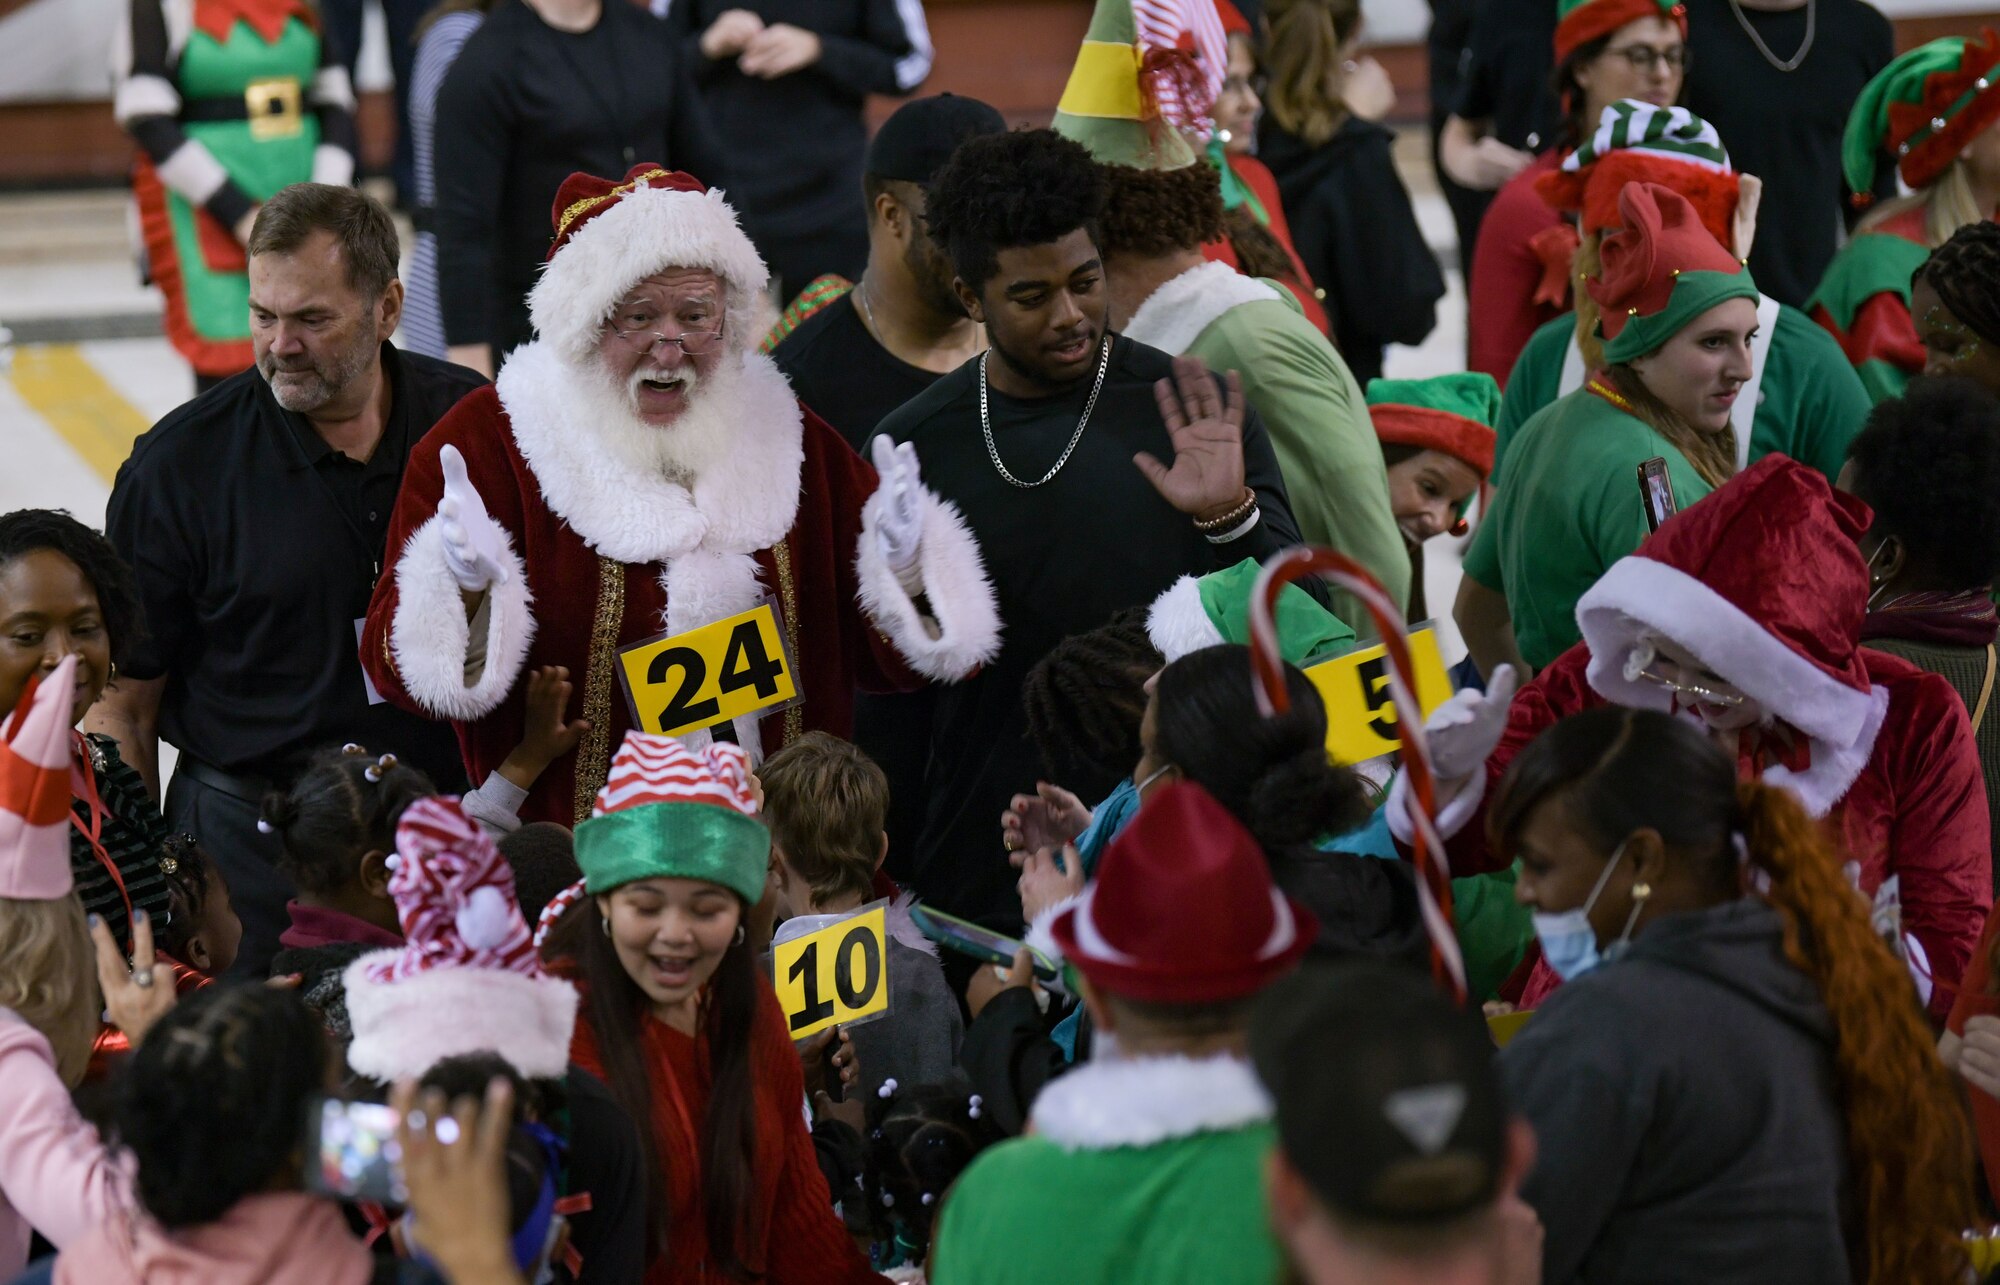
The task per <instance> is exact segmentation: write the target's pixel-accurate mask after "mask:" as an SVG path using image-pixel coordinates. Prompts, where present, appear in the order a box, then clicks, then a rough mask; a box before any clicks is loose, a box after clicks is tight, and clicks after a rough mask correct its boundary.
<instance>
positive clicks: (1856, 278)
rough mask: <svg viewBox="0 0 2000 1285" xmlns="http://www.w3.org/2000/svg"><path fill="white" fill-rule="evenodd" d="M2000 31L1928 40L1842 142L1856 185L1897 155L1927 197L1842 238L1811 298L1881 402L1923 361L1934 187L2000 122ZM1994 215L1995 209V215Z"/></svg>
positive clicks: (1865, 98)
mask: <svg viewBox="0 0 2000 1285" xmlns="http://www.w3.org/2000/svg"><path fill="white" fill-rule="evenodd" d="M1996 84H2000V33H1996V32H1995V31H1994V30H1993V28H1991V27H1987V28H1985V29H1983V30H1982V31H1981V32H1980V35H1979V38H1978V39H1977V40H1967V39H1965V38H1964V37H1963V36H1950V37H1947V38H1946V39H1943V40H1933V41H1931V42H1930V43H1929V44H1927V45H1920V46H1918V47H1917V48H1915V49H1912V50H1910V51H1909V52H1908V53H1906V54H1904V55H1902V56H1901V57H1900V58H1897V59H1896V60H1895V61H1894V62H1892V63H1890V64H1889V65H1888V66H1887V67H1884V68H1883V69H1882V70H1881V71H1880V72H1879V73H1878V74H1877V75H1876V77H1875V79H1873V80H1871V81H1869V82H1868V84H1867V85H1866V86H1865V87H1864V88H1863V89H1862V91H1861V96H1860V97H1859V98H1857V99H1856V100H1855V102H1854V111H1853V113H1852V114H1851V115H1850V116H1849V117H1848V118H1847V133H1846V136H1845V137H1844V138H1843V139H1842V140H1841V167H1842V168H1843V169H1844V170H1845V171H1846V176H1847V182H1848V184H1849V185H1850V186H1853V185H1854V184H1857V183H1858V184H1860V185H1861V186H1859V187H1854V190H1855V191H1856V192H1867V191H1870V190H1872V189H1873V187H1874V183H1875V162H1876V158H1877V157H1879V156H1881V155H1882V154H1883V153H1885V152H1887V153H1891V154H1893V155H1894V156H1895V157H1896V173H1897V175H1898V176H1899V177H1901V179H1902V180H1903V183H1904V185H1905V186H1907V187H1908V188H1909V189H1910V190H1911V191H1912V192H1914V193H1918V194H1920V195H1921V196H1922V197H1923V199H1921V200H1918V201H1916V202H1914V203H1913V204H1911V205H1910V206H1909V207H1908V208H1906V209H1902V210H1900V211H1898V212H1897V213H1895V214H1893V215H1890V216H1888V217H1887V218H1884V219H1882V220H1881V221H1880V222H1878V223H1875V224H1873V225H1872V226H1870V227H1868V228H1866V229H1864V230H1863V231H1862V232H1861V234H1860V235H1858V236H1856V237H1855V238H1854V239H1853V240H1851V241H1849V242H1848V243H1847V244H1846V245H1844V246H1842V247H1841V249H1840V253H1838V254H1836V255H1835V256H1834V258H1833V262H1832V263H1831V264H1829V265H1828V266H1827V270H1826V276H1825V277H1824V278H1823V279H1822V280H1821V281H1820V283H1819V289H1818V290H1816V291H1814V292H1813V297H1812V298H1810V299H1808V300H1807V301H1806V308H1807V309H1808V310H1809V311H1810V312H1811V313H1812V318H1813V320H1814V321H1817V322H1818V323H1819V324H1820V325H1822V326H1824V327H1826V330H1827V332H1828V333H1829V334H1831V335H1832V336H1833V338H1834V339H1835V340H1836V341H1838V343H1839V346H1840V348H1841V350H1842V352H1843V353H1844V354H1845V355H1846V358H1847V360H1849V361H1851V362H1852V363H1853V364H1854V369H1855V371H1856V372H1857V373H1858V374H1859V375H1860V377H1861V382H1862V384H1863V385H1865V386H1866V387H1867V389H1868V395H1869V396H1870V397H1871V398H1872V399H1873V400H1875V401H1878V402H1879V401H1886V400H1887V399H1889V398H1891V397H1900V396H1902V393H1903V389H1904V387H1905V386H1906V385H1907V384H1908V383H1909V382H1910V377H1911V376H1913V375H1916V374H1919V373H1921V372H1922V370H1923V368H1924V346H1923V343H1922V342H1921V341H1920V340H1919V339H1918V338H1917V328H1916V323H1915V320H1914V319H1913V318H1912V317H1911V316H1910V278H1911V276H1912V275H1913V274H1914V273H1915V272H1916V270H1917V269H1918V268H1919V267H1921V266H1923V262H1924V260H1925V259H1927V258H1929V257H1930V252H1931V248H1932V244H1933V242H1932V239H1931V232H1932V220H1931V218H1930V200H1929V196H1930V189H1931V188H1932V187H1933V186H1935V185H1936V184H1937V183H1938V182H1939V181H1940V180H1942V179H1943V178H1944V177H1945V176H1946V173H1947V172H1948V171H1949V170H1950V169H1951V167H1952V165H1953V163H1954V162H1956V161H1957V160H1958V158H1959V154H1960V152H1962V151H1963V150H1964V149H1965V148H1966V146H1967V145H1968V144H1970V143H1971V142H1972V140H1973V139H1974V138H1975V137H1977V136H1978V135H1980V134H1982V133H1984V132H1985V131H1986V130H1987V129H1988V128H1989V127H1990V126H1992V124H1993V123H1994V121H1995V120H2000V92H1996V91H1995V85H1996ZM1988 217H1991V213H1990V212H1989V213H1988Z"/></svg>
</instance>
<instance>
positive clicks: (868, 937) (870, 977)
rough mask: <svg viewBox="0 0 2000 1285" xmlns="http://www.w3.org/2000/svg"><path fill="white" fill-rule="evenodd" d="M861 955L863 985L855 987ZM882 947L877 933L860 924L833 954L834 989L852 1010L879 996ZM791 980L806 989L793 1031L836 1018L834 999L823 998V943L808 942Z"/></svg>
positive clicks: (793, 1019)
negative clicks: (856, 963)
mask: <svg viewBox="0 0 2000 1285" xmlns="http://www.w3.org/2000/svg"><path fill="white" fill-rule="evenodd" d="M857 950H859V951H860V952H861V984H860V985H859V986H856V985H855V984H854V980H853V979H854V969H853V967H852V959H853V954H854V952H855V951H857ZM881 951H882V948H881V947H880V946H878V945H876V944H875V934H874V933H871V932H869V931H868V926H867V925H866V924H856V925H855V926H854V927H852V928H850V929H848V931H847V935H846V936H845V937H842V938H841V939H840V945H838V946H836V947H834V952H833V988H834V990H836V991H838V992H839V994H840V1002H841V1003H842V1004H843V1005H845V1006H846V1007H847V1008H849V1009H856V1008H860V1007H861V1006H862V1005H863V1004H866V1003H867V1002H868V1000H869V999H870V998H871V997H872V996H873V995H874V994H875V987H876V985H877V983H879V982H880V981H881V979H882V953H881ZM785 977H786V979H787V980H788V981H794V982H797V983H799V984H800V986H801V987H803V988H804V990H805V996H806V1006H805V1007H804V1008H803V1009H801V1010H800V1011H799V1012H796V1013H794V1014H792V1019H791V1020H792V1029H793V1030H795V1031H796V1030H799V1029H801V1028H803V1027H807V1026H811V1025H813V1024H814V1023H816V1022H824V1021H825V1020H826V1019H827V1018H829V1017H832V1016H833V1008H834V1005H833V999H832V997H831V996H828V997H827V998H825V999H822V998H820V993H819V943H818V942H816V941H814V942H807V943H806V948H805V949H804V950H803V951H801V952H800V953H799V957H798V958H797V959H795V960H793V961H792V966H791V969H790V970H789V971H788V972H787V973H786V974H785Z"/></svg>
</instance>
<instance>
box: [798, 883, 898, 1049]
mask: <svg viewBox="0 0 2000 1285" xmlns="http://www.w3.org/2000/svg"><path fill="white" fill-rule="evenodd" d="M888 910H889V903H888V902H887V901H876V902H871V903H869V904H868V905H866V906H863V907H862V908H861V909H860V910H857V911H855V912H854V913H853V914H851V915H849V916H847V917H846V918H845V919H841V920H837V921H835V922H834V923H831V924H828V925H827V926H826V927H824V928H820V929H816V930H814V931H813V932H809V933H804V934H801V935H800V936H797V937H794V938H792V939H791V940H790V941H781V942H778V943H776V944H775V945H773V946H772V947H771V975H772V976H771V981H772V984H773V985H774V986H775V987H776V988H777V991H778V1005H779V1007H780V1008H782V1009H783V1010H784V1013H785V1024H786V1025H787V1026H789V1027H790V1028H791V1032H792V1038H793V1039H795V1040H802V1039H805V1038H806V1037H807V1036H809V1035H816V1034H818V1033H819V1032H821V1031H823V1030H825V1029H826V1028H827V1027H829V1026H853V1025H855V1024H856V1023H858V1022H862V1021H865V1020H869V1019H873V1018H877V1017H887V1016H888V1015H889V918H888Z"/></svg>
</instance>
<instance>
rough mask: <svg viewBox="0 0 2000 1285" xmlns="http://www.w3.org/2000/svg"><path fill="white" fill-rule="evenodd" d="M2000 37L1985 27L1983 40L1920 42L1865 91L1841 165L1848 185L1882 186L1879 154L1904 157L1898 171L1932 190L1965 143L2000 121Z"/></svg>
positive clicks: (1951, 38) (1852, 117)
mask: <svg viewBox="0 0 2000 1285" xmlns="http://www.w3.org/2000/svg"><path fill="white" fill-rule="evenodd" d="M1996 87H2000V33H1996V32H1995V31H1994V29H1993V28H1991V27H1986V28H1982V29H1981V31H1980V33H1979V38H1978V39H1977V40H1967V39H1965V37H1963V36H1947V37H1946V38H1945V39H1943V40H1933V41H1931V42H1930V43H1929V44H1927V45H1919V46H1917V47H1916V48H1915V49H1912V50H1910V51H1909V52H1908V53H1906V54H1904V55H1903V56H1902V57H1900V58H1898V59H1896V60H1895V61H1894V62H1892V63H1890V64H1889V65H1888V66H1887V67H1884V68H1883V69H1882V70H1881V71H1880V72H1879V73H1877V74H1876V76H1875V79H1873V80H1871V81H1869V82H1868V83H1867V85H1865V86H1863V87H1862V90H1861V96H1860V97H1859V98H1857V99H1855V100H1854V110H1853V111H1852V112H1851V113H1849V114H1848V117H1847V133H1846V135H1845V136H1844V137H1843V138H1842V140H1841V147H1840V163H1841V169H1842V170H1843V171H1844V173H1845V175H1846V178H1847V186H1848V187H1850V188H1852V189H1853V190H1854V191H1855V192H1856V193H1866V192H1868V191H1870V190H1872V189H1873V188H1874V186H1875V161H1876V157H1877V156H1879V155H1880V154H1881V153H1882V152H1884V151H1889V152H1894V153H1895V154H1896V172H1897V173H1898V174H1900V175H1902V178H1903V182H1905V183H1907V184H1909V185H1910V186H1911V187H1913V188H1921V187H1929V186H1930V185H1931V184H1932V183H1935V182H1936V181H1937V180H1938V177H1939V176H1940V175H1941V174H1943V173H1944V172H1945V170H1946V169H1948V168H1949V167H1950V165H1951V163H1952V161H1953V160H1955V159H1957V157H1958V154H1959V152H1960V151H1962V150H1963V149H1964V147H1965V145H1966V144H1967V143H1969V142H1971V141H1972V139H1973V137H1974V136H1975V135H1977V134H1979V133H1980V132H1981V131H1982V130H1984V129H1985V128H1986V127H1987V126H1989V125H1991V124H1992V123H1993V122H1994V121H1995V120H2000V92H1996Z"/></svg>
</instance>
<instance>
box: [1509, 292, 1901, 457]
mask: <svg viewBox="0 0 2000 1285" xmlns="http://www.w3.org/2000/svg"><path fill="white" fill-rule="evenodd" d="M1757 313H1758V321H1759V323H1760V329H1759V334H1758V342H1757V343H1755V344H1753V345H1752V352H1751V356H1752V359H1753V365H1754V367H1755V369H1756V372H1757V373H1756V375H1755V376H1754V377H1753V378H1752V380H1751V382H1750V383H1749V384H1746V385H1744V388H1743V393H1742V395H1741V396H1740V397H1738V398H1737V399H1736V410H1735V414H1734V415H1733V416H1732V417H1731V418H1732V419H1733V420H1735V421H1736V427H1737V431H1738V433H1739V434H1740V433H1741V431H1742V426H1743V420H1744V419H1746V418H1747V419H1748V420H1749V421H1750V437H1749V443H1748V445H1749V450H1748V451H1747V453H1746V452H1745V451H1744V450H1743V449H1742V447H1741V445H1739V447H1738V450H1737V465H1736V466H1737V468H1738V469H1742V468H1744V467H1746V466H1747V465H1749V464H1751V463H1754V462H1755V461H1757V460H1760V459H1762V458H1764V457H1765V456H1766V455H1772V454H1779V455H1789V456H1791V457H1792V458H1793V459H1795V460H1797V461H1798V462H1799V463H1801V464H1805V465H1808V466H1810V467H1812V468H1816V469H1818V470H1819V471H1820V472H1822V473H1824V474H1826V476H1827V480H1828V481H1832V480H1833V479H1834V478H1835V477H1837V476H1838V475H1839V473H1840V466H1841V465H1842V464H1844V463H1846V462H1847V444H1848V443H1849V442H1851V441H1853V440H1854V435H1855V434H1856V433H1859V432H1860V431H1861V426H1862V425H1863V424H1864V423H1865V422H1866V421H1867V419H1868V410H1869V407H1870V405H1871V404H1872V403H1871V402H1870V401H1869V399H1868V390H1867V389H1866V388H1864V387H1863V386H1862V381H1861V380H1860V378H1858V377H1857V376H1856V375H1855V373H1854V368H1853V367H1852V366H1850V365H1849V364H1848V362H1847V357H1846V355H1845V354H1844V353H1842V352H1841V350H1840V345H1839V344H1838V343H1835V342H1834V340H1833V337H1832V336H1831V335H1829V334H1827V333H1826V331H1824V330H1822V329H1821V328H1820V327H1819V326H1817V325H1814V324H1813V321H1812V319H1811V318H1810V317H1808V316H1806V315H1805V314H1804V313H1803V312H1800V311H1799V310H1798V309H1796V308H1789V307H1786V306H1785V305H1783V304H1781V303H1778V302H1776V301H1775V300H1772V299H1765V300H1763V301H1762V303H1761V304H1760V305H1759V307H1758V309H1757ZM1766 340H1768V342H1765V341H1766ZM1585 373H1586V372H1585V371H1584V369H1583V358H1582V356H1581V355H1580V354H1579V353H1578V351H1577V346H1576V317H1575V316H1574V315H1573V314H1568V313H1565V314H1564V315H1563V316H1560V317H1557V318H1556V319H1555V320H1554V321H1551V322H1549V323H1547V324H1546V325H1544V326H1542V327H1541V328H1540V329H1539V330H1537V331H1535V334H1534V337H1533V338H1532V339H1530V340H1529V341H1528V346H1527V347H1526V348H1524V349H1523V350H1522V351H1521V356H1520V359H1519V360H1518V361H1516V362H1515V363H1514V373H1513V374H1512V375H1510V376H1509V377H1508V379H1507V391H1506V394H1505V396H1504V397H1503V398H1502V399H1501V402H1500V419H1499V422H1498V423H1497V424H1495V425H1494V432H1495V433H1496V434H1497V435H1498V438H1499V440H1498V441H1496V442H1495V443H1494V445H1493V474H1494V478H1495V479H1496V480H1497V479H1498V478H1499V477H1501V476H1502V468H1501V461H1502V460H1504V459H1505V458H1506V457H1507V453H1508V450H1509V448H1510V447H1511V445H1512V443H1513V440H1514V439H1515V438H1516V437H1517V436H1518V435H1519V432H1520V429H1521V426H1522V425H1524V424H1526V423H1527V422H1528V420H1529V419H1530V418H1531V417H1532V416H1533V415H1534V414H1535V413H1536V412H1537V411H1539V410H1541V409H1542V408H1543V407H1545V406H1547V405H1548V404H1549V403H1551V402H1553V401H1555V400H1556V399H1557V398H1558V397H1563V396H1566V395H1568V394H1570V393H1573V392H1575V391H1576V390H1577V389H1579V388H1581V387H1583V380H1584V375H1585ZM1738 440H1739V443H1740V442H1741V438H1740V437H1739V439H1738ZM1676 485H1677V486H1678V484H1676Z"/></svg>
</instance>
